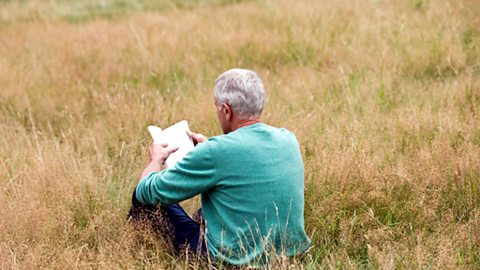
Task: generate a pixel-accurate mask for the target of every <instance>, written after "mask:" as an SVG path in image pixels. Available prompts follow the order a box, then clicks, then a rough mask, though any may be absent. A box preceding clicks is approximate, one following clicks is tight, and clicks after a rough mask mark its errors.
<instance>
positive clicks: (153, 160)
mask: <svg viewBox="0 0 480 270" xmlns="http://www.w3.org/2000/svg"><path fill="white" fill-rule="evenodd" d="M177 150H178V147H177V146H170V147H169V146H168V144H152V145H151V146H150V148H149V149H148V155H149V158H150V160H149V161H148V164H147V166H145V168H144V169H143V172H142V174H141V175H140V180H141V179H142V178H144V177H145V176H147V175H148V174H150V173H151V172H159V171H161V170H162V164H163V163H164V162H165V160H167V158H168V156H170V154H171V153H173V152H175V151H177Z"/></svg>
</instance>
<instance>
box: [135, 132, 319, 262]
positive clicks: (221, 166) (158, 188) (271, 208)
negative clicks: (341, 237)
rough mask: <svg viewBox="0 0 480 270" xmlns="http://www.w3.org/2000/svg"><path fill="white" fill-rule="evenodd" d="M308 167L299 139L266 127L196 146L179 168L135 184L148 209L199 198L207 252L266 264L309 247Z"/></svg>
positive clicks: (222, 257) (223, 136) (209, 140)
mask: <svg viewBox="0 0 480 270" xmlns="http://www.w3.org/2000/svg"><path fill="white" fill-rule="evenodd" d="M303 178H304V172H303V161H302V156H301V154H300V149H299V145H298V142H297V140H296V138H295V135H294V134H293V133H292V132H290V131H288V130H286V129H282V128H274V127H271V126H268V125H265V124H262V123H258V124H254V125H250V126H246V127H242V128H240V129H237V130H235V131H234V132H231V133H229V134H227V135H220V136H216V137H212V138H209V139H208V141H206V142H204V143H201V144H198V145H197V146H196V147H195V149H194V150H193V151H191V152H190V153H189V154H188V155H187V156H186V157H185V158H184V159H182V160H180V161H179V162H177V163H176V165H175V166H174V167H173V168H170V169H167V170H163V171H161V172H152V173H150V174H149V175H147V176H146V177H144V178H143V179H142V180H141V181H140V183H139V184H138V186H137V189H136V196H137V199H138V200H139V201H140V202H141V203H143V204H157V203H163V204H173V203H176V202H180V201H183V200H185V199H188V198H191V197H193V196H195V195H197V194H201V202H202V208H203V215H204V219H205V222H206V228H207V229H206V239H207V245H208V251H209V253H210V254H211V255H212V256H213V257H215V258H216V259H218V260H220V261H225V262H228V263H230V264H235V265H239V264H251V265H257V264H263V263H265V262H266V260H268V256H266V255H267V254H271V253H273V252H275V253H276V254H279V255H286V256H292V255H295V254H299V253H302V252H304V251H305V250H306V249H307V248H308V247H309V245H310V240H309V239H308V237H307V235H306V233H305V229H304V220H303V210H304V179H303Z"/></svg>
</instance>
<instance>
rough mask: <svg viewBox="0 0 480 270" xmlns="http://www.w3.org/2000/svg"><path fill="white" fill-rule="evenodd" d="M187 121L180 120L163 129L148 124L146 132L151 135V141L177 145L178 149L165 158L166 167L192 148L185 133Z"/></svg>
mask: <svg viewBox="0 0 480 270" xmlns="http://www.w3.org/2000/svg"><path fill="white" fill-rule="evenodd" d="M187 130H190V129H189V128H188V122H187V121H186V120H183V121H180V122H178V123H176V124H174V125H172V126H170V127H168V128H166V129H164V130H162V129H161V128H159V127H156V126H148V132H150V135H152V139H153V143H155V144H162V143H168V145H169V146H178V147H179V148H178V150H177V151H176V152H174V153H172V154H170V156H169V157H168V158H167V160H165V165H166V166H167V168H171V167H173V166H175V163H177V161H179V160H180V159H182V158H183V157H184V156H186V155H187V153H188V152H190V151H191V150H192V149H193V148H194V145H193V142H192V140H191V139H190V137H189V136H188V134H187Z"/></svg>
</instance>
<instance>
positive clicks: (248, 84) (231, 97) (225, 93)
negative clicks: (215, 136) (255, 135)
mask: <svg viewBox="0 0 480 270" xmlns="http://www.w3.org/2000/svg"><path fill="white" fill-rule="evenodd" d="M264 103H265V89H264V88H263V83H262V80H261V79H260V78H259V77H258V75H257V73H255V72H254V71H251V70H248V69H240V68H234V69H230V70H228V71H225V72H224V73H223V74H222V75H220V76H219V77H218V78H217V79H216V80H215V105H216V107H217V116H218V120H219V121H220V125H221V126H222V130H223V132H224V133H228V132H230V131H232V130H235V128H236V127H235V125H236V124H237V122H239V121H240V122H241V121H248V120H255V119H259V118H260V115H261V114H262V110H263V105H264Z"/></svg>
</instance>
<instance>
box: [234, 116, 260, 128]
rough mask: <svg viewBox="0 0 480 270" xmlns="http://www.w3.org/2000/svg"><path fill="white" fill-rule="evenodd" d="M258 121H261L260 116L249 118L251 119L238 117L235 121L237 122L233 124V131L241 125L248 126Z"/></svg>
mask: <svg viewBox="0 0 480 270" xmlns="http://www.w3.org/2000/svg"><path fill="white" fill-rule="evenodd" d="M257 123H260V118H259V117H256V118H249V119H238V120H237V121H235V123H234V124H233V125H232V127H233V128H232V131H233V130H237V129H239V128H241V127H246V126H250V125H253V124H257Z"/></svg>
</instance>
